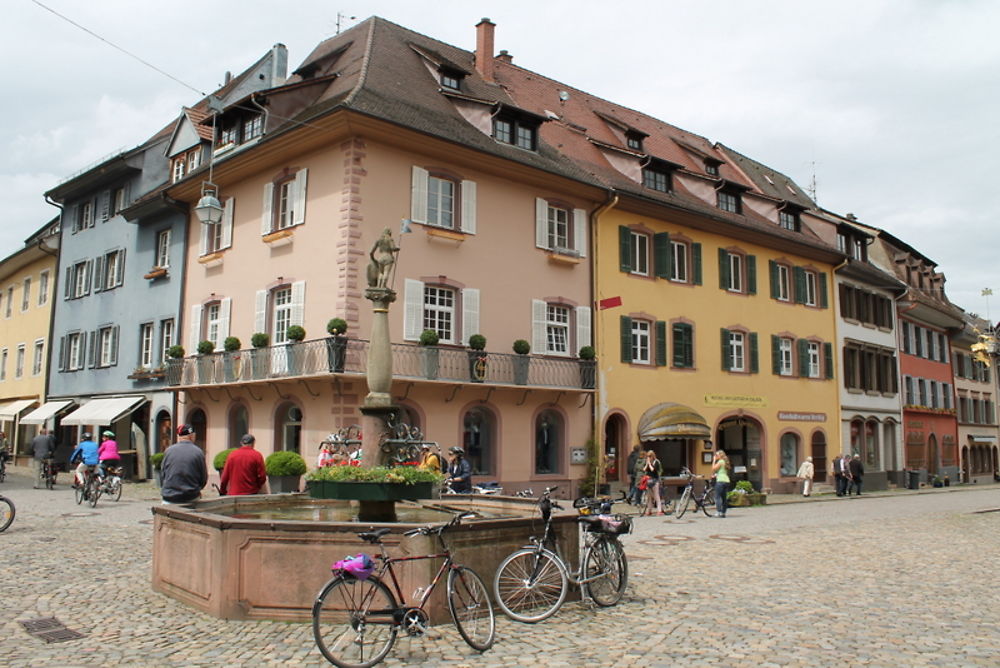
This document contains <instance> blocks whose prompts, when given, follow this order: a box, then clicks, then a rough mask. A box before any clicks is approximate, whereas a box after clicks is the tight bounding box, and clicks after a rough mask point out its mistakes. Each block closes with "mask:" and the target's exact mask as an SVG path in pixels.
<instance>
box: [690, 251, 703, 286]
mask: <svg viewBox="0 0 1000 668" xmlns="http://www.w3.org/2000/svg"><path fill="white" fill-rule="evenodd" d="M691 265H692V268H693V269H694V284H695V285H701V244H700V243H697V242H695V243H693V244H691Z"/></svg>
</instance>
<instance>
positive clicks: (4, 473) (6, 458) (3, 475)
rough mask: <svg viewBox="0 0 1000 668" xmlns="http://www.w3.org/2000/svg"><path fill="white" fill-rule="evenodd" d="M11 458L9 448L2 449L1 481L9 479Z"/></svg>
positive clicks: (0, 460) (0, 456)
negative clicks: (8, 463)
mask: <svg viewBox="0 0 1000 668" xmlns="http://www.w3.org/2000/svg"><path fill="white" fill-rule="evenodd" d="M9 460H10V454H8V452H7V449H6V448H4V449H3V450H0V482H3V481H4V480H6V479H7V462H8V461H9Z"/></svg>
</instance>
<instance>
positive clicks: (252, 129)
mask: <svg viewBox="0 0 1000 668" xmlns="http://www.w3.org/2000/svg"><path fill="white" fill-rule="evenodd" d="M227 116H228V117H227V118H223V120H222V123H221V130H219V138H218V142H217V143H216V147H217V148H224V147H229V146H235V145H237V144H246V143H247V142H249V141H252V140H254V139H256V138H257V137H259V136H261V135H262V134H264V115H263V114H261V113H244V114H240V115H235V114H233V115H227Z"/></svg>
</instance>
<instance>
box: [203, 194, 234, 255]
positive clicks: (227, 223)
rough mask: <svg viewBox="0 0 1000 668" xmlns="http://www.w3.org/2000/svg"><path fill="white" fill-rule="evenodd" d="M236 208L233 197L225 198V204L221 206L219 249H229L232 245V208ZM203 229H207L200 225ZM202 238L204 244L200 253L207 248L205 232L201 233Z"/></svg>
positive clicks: (205, 226)
mask: <svg viewBox="0 0 1000 668" xmlns="http://www.w3.org/2000/svg"><path fill="white" fill-rule="evenodd" d="M235 206H236V199H235V198H233V197H227V198H226V201H225V203H223V205H222V243H221V244H220V245H219V247H220V248H229V247H231V246H232V245H233V208H235ZM202 227H203V228H207V227H208V225H202ZM202 234H203V235H205V236H204V237H203V238H204V239H205V242H204V243H203V245H202V253H204V252H205V251H204V249H205V248H207V247H208V240H207V232H206V231H203V232H202Z"/></svg>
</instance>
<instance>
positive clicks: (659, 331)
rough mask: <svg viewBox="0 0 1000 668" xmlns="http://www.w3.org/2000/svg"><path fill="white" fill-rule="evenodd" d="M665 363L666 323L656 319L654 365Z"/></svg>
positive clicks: (664, 364) (663, 364)
mask: <svg viewBox="0 0 1000 668" xmlns="http://www.w3.org/2000/svg"><path fill="white" fill-rule="evenodd" d="M666 365H667V323H666V322H664V321H663V320H657V321H656V366H666Z"/></svg>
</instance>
